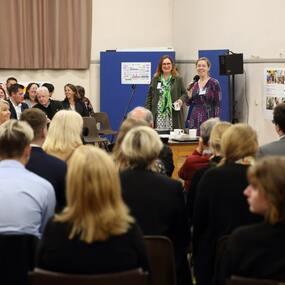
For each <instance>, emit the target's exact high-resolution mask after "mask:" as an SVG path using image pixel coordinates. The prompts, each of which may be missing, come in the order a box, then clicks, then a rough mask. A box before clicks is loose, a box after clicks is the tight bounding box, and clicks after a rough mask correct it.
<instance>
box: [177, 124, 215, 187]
mask: <svg viewBox="0 0 285 285" xmlns="http://www.w3.org/2000/svg"><path fill="white" fill-rule="evenodd" d="M218 122H219V118H210V119H208V120H207V121H205V122H203V123H202V124H201V125H200V138H199V143H198V146H197V148H196V149H195V150H194V151H193V152H192V154H191V155H189V156H188V157H187V158H186V160H185V161H184V163H183V165H182V166H181V168H180V169H179V171H178V175H179V177H180V178H181V179H183V180H184V190H186V191H187V190H188V189H189V185H190V182H191V179H192V177H193V175H194V173H195V172H196V171H197V170H198V169H200V168H203V167H205V166H207V165H208V163H209V158H210V155H211V152H210V149H209V139H210V135H211V131H212V129H213V127H214V126H215V125H216V124H217V123H218Z"/></svg>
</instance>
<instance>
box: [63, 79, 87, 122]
mask: <svg viewBox="0 0 285 285" xmlns="http://www.w3.org/2000/svg"><path fill="white" fill-rule="evenodd" d="M64 93H65V99H64V100H63V101H62V106H63V109H66V110H73V111H76V112H77V113H79V114H80V115H81V116H82V117H88V116H89V114H88V111H87V108H86V107H85V104H84V103H83V102H82V101H81V100H80V98H79V96H78V92H77V89H76V87H75V86H74V85H73V84H70V83H68V84H66V85H65V86H64Z"/></svg>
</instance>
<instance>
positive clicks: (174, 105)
mask: <svg viewBox="0 0 285 285" xmlns="http://www.w3.org/2000/svg"><path fill="white" fill-rule="evenodd" d="M173 109H174V110H175V111H180V109H181V107H180V104H179V102H174V103H173Z"/></svg>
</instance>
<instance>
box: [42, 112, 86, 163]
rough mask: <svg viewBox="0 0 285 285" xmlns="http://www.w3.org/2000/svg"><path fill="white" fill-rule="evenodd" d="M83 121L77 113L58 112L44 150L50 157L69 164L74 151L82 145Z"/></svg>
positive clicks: (51, 124)
mask: <svg viewBox="0 0 285 285" xmlns="http://www.w3.org/2000/svg"><path fill="white" fill-rule="evenodd" d="M82 128H83V119H82V117H81V116H80V115H79V114H78V113H77V112H72V111H68V110H61V111H59V112H57V113H56V114H55V115H54V117H53V119H52V121H51V123H50V126H49V131H48V134H47V137H46V140H45V142H44V144H43V149H44V150H45V151H46V152H47V153H48V154H50V155H53V156H56V157H57V158H59V159H61V160H64V161H65V162H68V160H69V158H70V157H71V155H72V153H73V151H74V150H75V149H76V148H77V147H78V146H80V145H82V138H81V133H82Z"/></svg>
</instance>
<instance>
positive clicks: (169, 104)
mask: <svg viewBox="0 0 285 285" xmlns="http://www.w3.org/2000/svg"><path fill="white" fill-rule="evenodd" d="M186 99H187V95H186V89H185V87H184V85H183V82H182V78H181V77H180V76H179V75H178V72H177V70H176V67H175V64H174V62H173V59H172V58H171V57H170V56H168V55H164V56H163V57H162V58H161V59H160V61H159V64H158V67H157V70H156V73H155V74H154V77H153V79H152V81H151V83H150V87H149V91H148V95H147V99H146V102H145V107H146V108H147V109H149V110H150V111H151V112H152V114H153V117H154V127H155V128H156V129H168V130H170V129H178V128H179V129H183V128H184V113H183V109H182V108H181V107H182V105H183V102H184V101H185V100H186ZM173 103H175V105H177V107H175V109H174V108H173Z"/></svg>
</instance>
